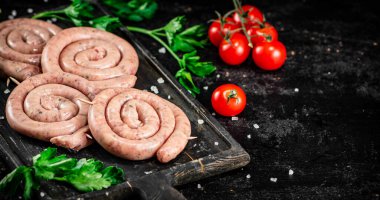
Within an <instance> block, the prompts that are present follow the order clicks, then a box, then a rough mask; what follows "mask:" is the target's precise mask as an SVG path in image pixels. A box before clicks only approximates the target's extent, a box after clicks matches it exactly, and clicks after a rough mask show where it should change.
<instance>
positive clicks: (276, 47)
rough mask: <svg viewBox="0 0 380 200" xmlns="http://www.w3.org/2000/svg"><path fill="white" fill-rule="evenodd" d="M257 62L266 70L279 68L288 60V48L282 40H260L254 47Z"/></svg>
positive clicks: (254, 58) (253, 54)
mask: <svg viewBox="0 0 380 200" xmlns="http://www.w3.org/2000/svg"><path fill="white" fill-rule="evenodd" d="M252 58H253V61H254V62H255V64H256V65H257V66H258V67H260V68H261V69H264V70H276V69H279V68H280V67H281V66H282V65H283V64H284V63H285V60H286V48H285V46H284V45H283V44H282V43H281V42H280V41H273V42H259V43H258V44H256V46H255V47H254V48H253V51H252Z"/></svg>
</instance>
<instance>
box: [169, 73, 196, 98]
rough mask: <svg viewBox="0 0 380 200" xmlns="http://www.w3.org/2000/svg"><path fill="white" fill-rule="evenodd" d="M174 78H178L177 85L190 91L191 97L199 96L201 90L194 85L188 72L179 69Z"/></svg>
mask: <svg viewBox="0 0 380 200" xmlns="http://www.w3.org/2000/svg"><path fill="white" fill-rule="evenodd" d="M175 77H176V78H178V81H179V83H180V84H181V85H182V86H183V87H185V88H186V90H188V91H190V92H191V94H192V95H193V96H194V95H195V94H200V92H201V90H200V89H199V88H198V87H197V86H196V85H195V84H194V82H193V78H192V77H191V74H190V72H188V71H186V70H185V69H180V70H179V71H177V73H176V75H175Z"/></svg>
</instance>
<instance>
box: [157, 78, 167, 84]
mask: <svg viewBox="0 0 380 200" xmlns="http://www.w3.org/2000/svg"><path fill="white" fill-rule="evenodd" d="M157 82H158V83H159V84H161V83H165V80H164V79H163V78H162V77H160V78H158V79H157Z"/></svg>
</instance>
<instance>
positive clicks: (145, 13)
mask: <svg viewBox="0 0 380 200" xmlns="http://www.w3.org/2000/svg"><path fill="white" fill-rule="evenodd" d="M102 3H103V4H105V5H107V6H109V7H111V8H112V11H113V12H114V13H115V14H116V15H117V16H118V17H120V18H122V19H127V20H130V21H134V22H140V21H143V20H144V19H152V18H153V16H154V14H155V13H156V11H157V8H158V4H157V2H156V1H155V0H131V1H129V2H126V1H123V0H103V1H102Z"/></svg>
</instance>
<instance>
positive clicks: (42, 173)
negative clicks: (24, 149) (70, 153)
mask: <svg viewBox="0 0 380 200" xmlns="http://www.w3.org/2000/svg"><path fill="white" fill-rule="evenodd" d="M56 154H57V149H56V148H50V147H49V148H47V149H45V150H44V151H42V152H41V153H40V154H38V155H37V156H34V157H33V168H34V170H35V174H36V177H37V178H40V179H44V180H50V179H53V178H54V177H56V176H61V175H63V174H64V173H65V172H66V171H68V170H70V169H71V168H73V167H74V166H75V165H76V163H77V161H76V159H75V158H67V157H66V155H64V154H62V155H59V156H56Z"/></svg>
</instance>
